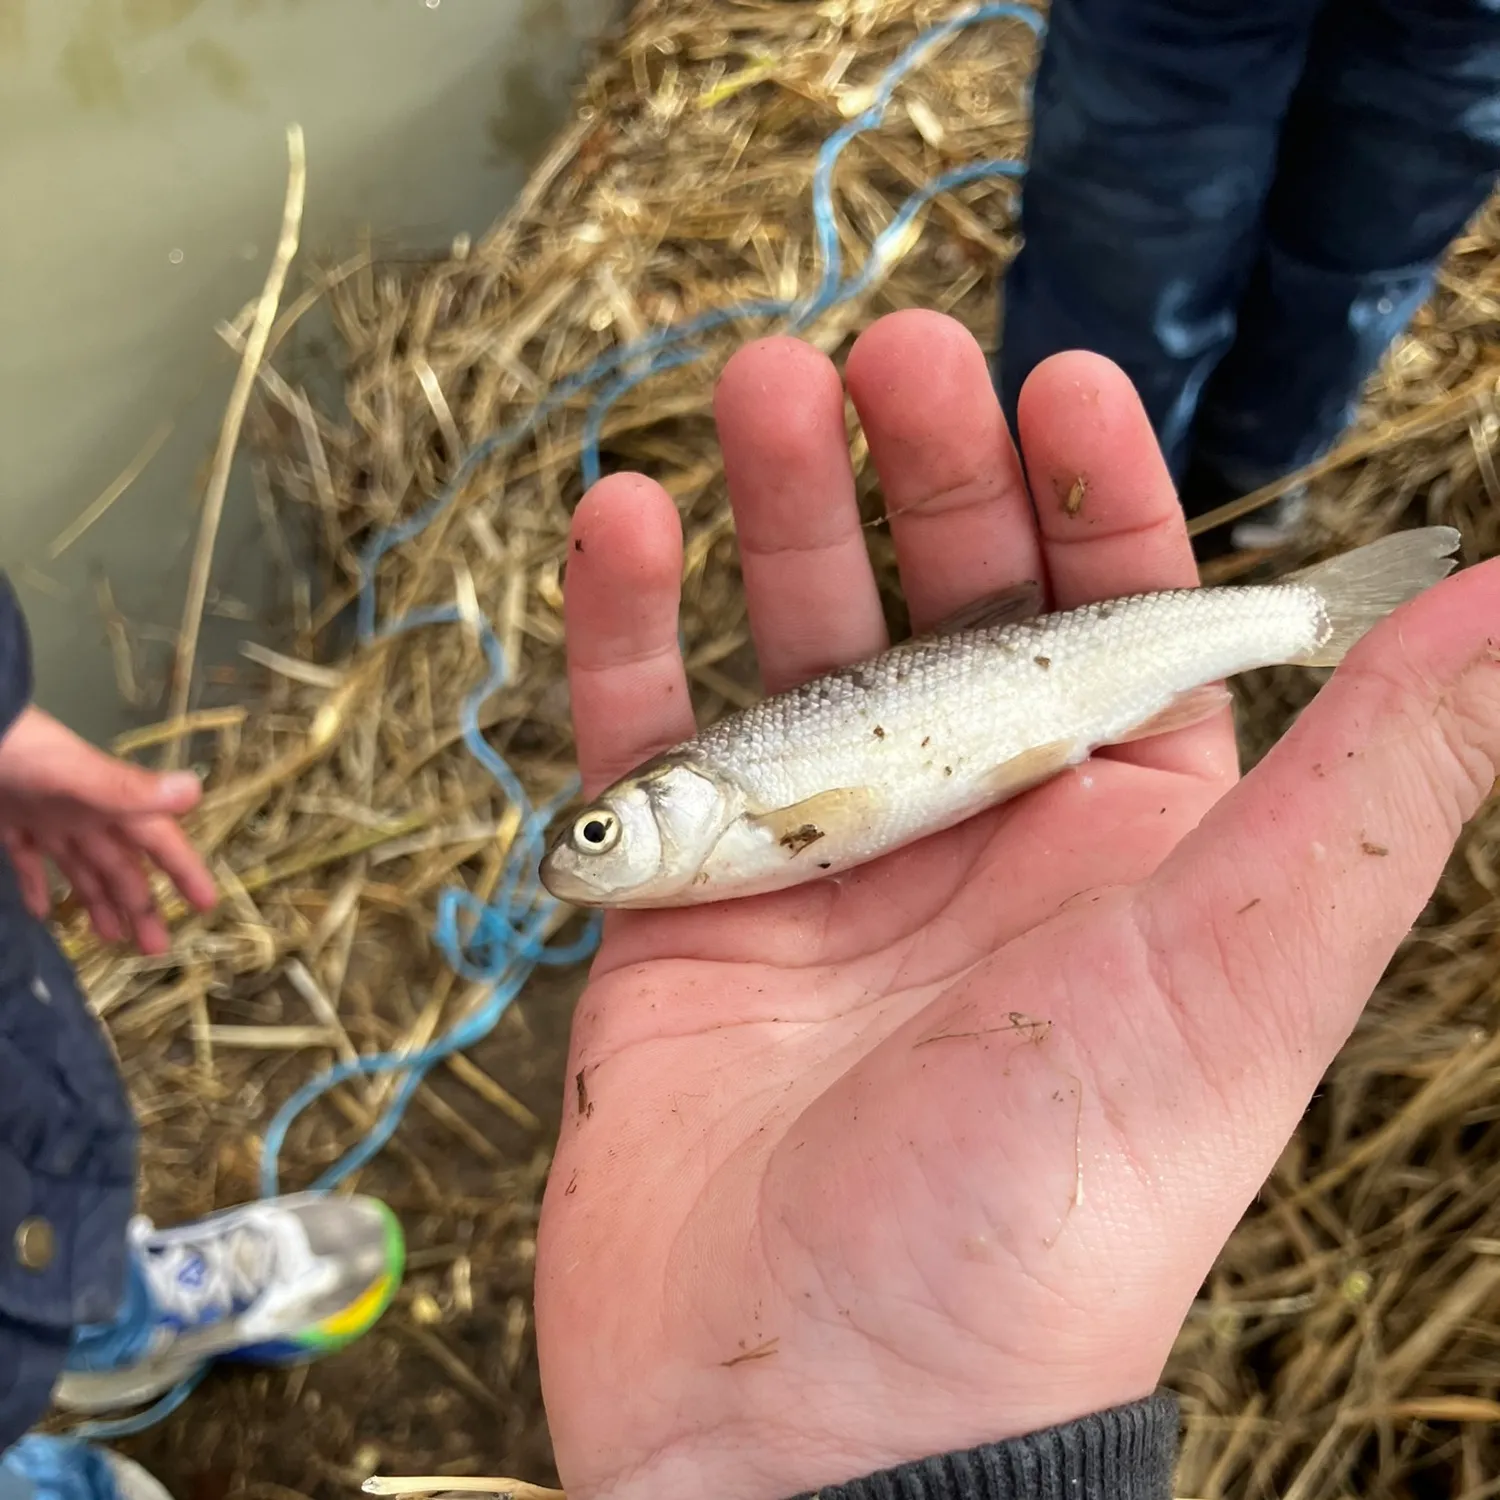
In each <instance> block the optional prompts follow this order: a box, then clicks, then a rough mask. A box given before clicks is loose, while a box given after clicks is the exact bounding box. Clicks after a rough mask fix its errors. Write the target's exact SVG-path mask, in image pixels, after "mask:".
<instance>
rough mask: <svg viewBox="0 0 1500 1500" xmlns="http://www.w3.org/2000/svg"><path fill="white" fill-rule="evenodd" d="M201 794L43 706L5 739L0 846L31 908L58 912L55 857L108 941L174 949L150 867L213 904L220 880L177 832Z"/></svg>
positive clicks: (199, 902)
mask: <svg viewBox="0 0 1500 1500" xmlns="http://www.w3.org/2000/svg"><path fill="white" fill-rule="evenodd" d="M201 796H202V788H201V787H200V785H199V782H198V778H197V777H196V776H194V775H192V774H191V773H178V774H176V775H167V776H158V775H153V774H152V773H151V772H150V771H146V770H143V769H141V767H139V766H134V765H131V764H130V762H129V761H125V760H120V759H118V758H117V757H115V756H113V755H106V754H105V753H104V752H103V751H101V750H96V749H95V748H94V747H93V746H92V745H90V744H89V743H88V742H87V741H86V740H82V739H80V738H79V737H78V736H77V735H76V734H74V733H73V732H72V730H70V729H66V728H64V726H63V725H61V724H59V723H58V722H57V720H56V719H54V718H52V716H51V715H50V714H46V713H43V712H42V710H41V709H39V708H35V707H32V708H28V709H26V710H25V711H24V712H23V713H22V714H21V717H20V718H19V719H17V720H16V722H15V724H14V725H12V726H11V729H10V732H9V733H8V734H6V736H5V737H4V739H0V841H3V842H4V844H5V846H6V849H7V850H8V852H9V854H10V858H11V862H12V863H13V864H14V866H15V869H16V876H17V879H18V880H19V882H20V886H21V894H22V896H23V898H24V899H25V902H26V905H27V908H28V909H29V910H30V911H31V913H32V915H34V916H35V917H37V918H38V919H39V920H45V919H46V918H47V917H48V916H49V915H50V913H51V911H52V893H51V890H50V888H49V885H48V880H47V869H46V861H47V860H51V861H52V863H53V864H55V865H56V866H57V868H58V870H59V871H60V872H61V874H62V876H63V877H64V879H66V880H67V882H68V883H69V885H70V886H71V887H72V889H73V893H74V895H75V896H76V897H77V898H78V900H79V902H80V903H81V904H82V905H83V906H84V907H85V908H86V909H87V911H88V914H89V919H90V920H91V921H92V922H93V925H94V930H95V931H96V932H97V933H98V934H99V936H100V937H101V938H102V939H103V940H104V941H105V942H107V943H115V942H119V941H121V940H122V939H123V938H125V937H130V938H132V939H133V940H134V941H135V943H136V945H137V946H138V947H139V948H140V950H141V951H142V952H143V953H165V952H166V951H167V948H168V946H169V943H168V937H167V930H166V926H165V924H164V923H163V922H162V919H161V914H160V912H159V911H158V909H157V905H156V901H155V899H154V897H153V896H152V893H151V888H150V885H149V884H148V882H147V878H146V869H145V863H144V862H146V861H149V862H151V863H152V864H155V865H158V866H159V867H160V868H161V869H162V870H163V871H164V872H165V873H166V874H167V875H168V876H169V877H170V878H171V880H172V881H173V883H174V884H175V885H176V886H177V888H178V890H179V891H181V892H182V894H183V896H184V897H185V898H186V899H187V900H188V901H189V902H191V903H192V904H193V905H194V906H196V907H198V908H199V909H200V910H202V911H207V910H210V909H211V908H212V907H213V905H214V902H215V900H216V899H217V895H216V891H215V888H214V881H213V876H212V875H210V874H209V872H208V869H207V867H206V866H205V865H204V863H203V861H202V860H201V859H200V858H199V857H198V855H197V853H196V852H195V851H194V849H193V847H192V845H191V844H190V843H189V842H188V841H187V839H186V837H185V836H184V835H183V832H182V830H181V828H179V827H178V825H177V817H178V816H179V815H181V814H182V813H185V812H188V811H190V810H191V809H192V808H193V807H195V806H196V805H197V803H198V801H199V799H200V798H201Z"/></svg>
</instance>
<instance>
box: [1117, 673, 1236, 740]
mask: <svg viewBox="0 0 1500 1500" xmlns="http://www.w3.org/2000/svg"><path fill="white" fill-rule="evenodd" d="M1233 702H1234V694H1233V693H1231V692H1230V691H1229V689H1228V688H1227V687H1225V686H1224V684H1223V683H1222V682H1210V683H1206V684H1204V686H1202V687H1195V688H1189V689H1188V690H1187V692H1185V693H1179V694H1178V695H1177V696H1176V697H1175V698H1174V699H1173V700H1172V701H1171V702H1170V703H1169V704H1167V706H1166V707H1165V708H1164V709H1162V710H1161V711H1160V712H1159V713H1155V714H1152V716H1151V717H1150V718H1149V719H1147V720H1146V721H1145V722H1144V723H1142V724H1137V725H1136V727H1135V728H1134V729H1132V730H1131V731H1130V732H1129V733H1128V734H1122V735H1121V736H1120V737H1119V738H1118V739H1116V740H1114V741H1113V743H1114V744H1116V745H1130V744H1133V743H1134V742H1135V741H1136V740H1146V739H1150V738H1151V737H1152V736H1153V735H1157V734H1170V733H1171V731H1172V730H1174V729H1187V728H1188V727H1189V726H1191V725H1193V724H1201V723H1202V722H1203V721H1204V720H1205V719H1211V718H1212V717H1213V716H1214V715H1215V714H1216V713H1219V712H1220V711H1221V710H1222V709H1224V708H1227V707H1228V706H1229V704H1231V703H1233Z"/></svg>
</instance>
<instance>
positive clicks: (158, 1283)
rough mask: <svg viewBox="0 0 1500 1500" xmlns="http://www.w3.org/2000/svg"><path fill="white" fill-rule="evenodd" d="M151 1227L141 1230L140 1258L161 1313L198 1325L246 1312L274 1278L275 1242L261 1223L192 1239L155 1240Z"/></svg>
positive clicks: (177, 1322) (180, 1323)
mask: <svg viewBox="0 0 1500 1500" xmlns="http://www.w3.org/2000/svg"><path fill="white" fill-rule="evenodd" d="M151 1234H152V1231H151V1229H150V1227H149V1226H146V1227H145V1228H143V1229H142V1230H140V1231H138V1232H137V1247H138V1251H139V1253H140V1263H141V1267H142V1269H143V1271H144V1272H145V1276H146V1282H147V1285H148V1286H149V1287H150V1290H151V1300H152V1302H153V1303H154V1304H155V1308H156V1313H157V1315H158V1317H159V1318H160V1319H161V1320H162V1321H163V1322H165V1323H167V1324H168V1325H170V1326H175V1327H177V1328H183V1329H185V1328H195V1327H198V1326H199V1325H201V1324H203V1323H207V1322H210V1321H213V1320H216V1319H218V1318H226V1317H232V1316H234V1315H235V1314H237V1313H241V1312H243V1311H244V1310H245V1309H246V1308H247V1307H249V1306H250V1305H251V1304H252V1303H254V1301H255V1300H256V1298H257V1297H259V1296H260V1295H261V1293H262V1292H263V1291H264V1290H265V1288H266V1286H267V1285H268V1284H269V1283H270V1281H271V1278H272V1276H273V1274H274V1273H275V1269H276V1243H275V1241H274V1240H273V1239H272V1237H271V1236H270V1235H269V1234H268V1233H267V1232H266V1231H265V1230H264V1229H262V1228H261V1227H259V1226H258V1225H255V1224H239V1225H236V1226H234V1227H231V1228H226V1229H223V1230H220V1231H218V1232H217V1233H213V1232H210V1233H208V1234H205V1235H203V1236H202V1237H201V1238H195V1239H192V1240H177V1239H167V1240H163V1241H160V1242H156V1243H153V1241H152V1238H151Z"/></svg>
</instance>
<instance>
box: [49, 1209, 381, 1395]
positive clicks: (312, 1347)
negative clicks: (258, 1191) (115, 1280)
mask: <svg viewBox="0 0 1500 1500" xmlns="http://www.w3.org/2000/svg"><path fill="white" fill-rule="evenodd" d="M129 1249H130V1253H129V1255H128V1257H127V1261H128V1271H127V1286H126V1291H125V1303H124V1306H123V1307H122V1309H121V1312H120V1315H119V1317H118V1318H117V1319H116V1320H115V1321H114V1322H113V1323H109V1324H103V1325H100V1326H97V1327H92V1328H85V1329H81V1330H80V1331H79V1333H78V1336H77V1338H76V1339H75V1340H74V1344H73V1348H72V1350H71V1352H70V1353H69V1356H68V1362H67V1366H66V1368H65V1370H64V1372H63V1375H62V1377H61V1379H60V1380H59V1382H58V1384H57V1387H56V1389H55V1390H54V1392H53V1400H54V1401H55V1403H56V1404H57V1405H58V1406H60V1407H62V1408H64V1409H66V1410H69V1411H80V1412H105V1411H117V1410H120V1409H121V1408H124V1407H131V1406H136V1405H139V1404H140V1403H142V1402H145V1401H150V1400H152V1399H153V1398H154V1397H156V1396H159V1395H161V1394H162V1393H163V1392H166V1391H169V1390H171V1389H172V1388H173V1387H174V1386H175V1385H177V1384H178V1383H179V1382H180V1381H182V1380H183V1379H185V1378H186V1377H187V1376H189V1375H191V1374H193V1373H194V1372H195V1371H196V1370H198V1369H199V1368H200V1367H201V1366H203V1365H205V1364H208V1363H209V1362H211V1361H215V1360H222V1361H232V1362H238V1363H254V1364H270V1365H290V1364H301V1363H304V1362H306V1361H309V1360H312V1359H317V1358H319V1357H320V1356H322V1355H325V1354H330V1353H332V1352H334V1351H335V1350H337V1349H342V1348H344V1347H345V1346H346V1345H348V1344H351V1343H353V1342H354V1340H356V1339H358V1338H360V1337H361V1336H362V1335H363V1334H364V1333H366V1332H367V1331H368V1330H369V1329H370V1327H371V1326H372V1325H373V1324H374V1323H375V1321H376V1320H377V1319H378V1318H379V1317H380V1316H381V1314H382V1313H384V1312H385V1310H386V1308H387V1307H389V1306H390V1304H391V1300H392V1298H393V1297H394V1296H395V1294H396V1289H397V1287H398V1286H399V1285H400V1283H401V1274H402V1270H403V1269H404V1266H405V1259H406V1249H405V1241H404V1239H403V1237H402V1234H401V1226H400V1224H399V1223H398V1222H397V1220H396V1216H395V1215H394V1214H393V1213H392V1212H391V1211H390V1209H388V1208H387V1207H386V1206H385V1204H383V1203H381V1202H379V1201H378V1200H376V1199H373V1198H333V1197H324V1196H322V1195H319V1194H303V1195H299V1196H296V1197H288V1198H271V1199H267V1200H266V1201H264V1202H261V1203H251V1204H246V1205H245V1206H244V1207H242V1208H234V1209H230V1210H228V1211H227V1212H224V1213H219V1214H214V1215H211V1216H210V1217H209V1218H206V1219H198V1220H195V1221H194V1222H193V1223H190V1224H184V1225H182V1226H181V1227H180V1228H177V1229H168V1230H160V1229H157V1228H155V1227H154V1226H153V1225H152V1223H151V1221H150V1220H149V1219H137V1220H135V1222H134V1223H133V1224H132V1225H131V1227H130V1247H129Z"/></svg>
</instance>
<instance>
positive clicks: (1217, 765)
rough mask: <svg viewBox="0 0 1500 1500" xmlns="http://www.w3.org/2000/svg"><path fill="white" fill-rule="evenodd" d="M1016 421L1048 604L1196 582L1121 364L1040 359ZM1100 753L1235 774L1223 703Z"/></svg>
mask: <svg viewBox="0 0 1500 1500" xmlns="http://www.w3.org/2000/svg"><path fill="white" fill-rule="evenodd" d="M1017 424H1018V426H1019V427H1020V429H1021V450H1022V452H1023V454H1024V455H1025V459H1026V470H1027V475H1028V478H1029V479H1030V483H1031V493H1032V499H1033V501H1034V503H1035V507H1036V517H1037V526H1038V529H1039V530H1040V531H1041V535H1042V552H1043V555H1044V556H1045V558H1046V568H1047V577H1048V579H1049V580H1050V582H1051V586H1052V608H1054V609H1060V610H1066V609H1077V608H1078V607H1079V606H1081V605H1084V604H1092V603H1094V602H1096V601H1097V600H1101V599H1118V598H1120V597H1122V596H1124V595H1126V594H1143V593H1154V592H1155V591H1157V590H1159V589H1186V588H1196V587H1197V586H1198V565H1197V563H1196V562H1195V561H1194V559H1193V545H1192V543H1191V541H1189V539H1188V532H1187V520H1186V517H1185V516H1184V515H1183V513H1182V507H1181V506H1180V505H1179V504H1178V503H1177V493H1176V490H1175V489H1174V487H1173V484H1172V478H1171V475H1170V474H1169V473H1168V472H1167V466H1166V462H1165V461H1164V460H1163V458H1162V456H1161V449H1160V447H1159V446H1158V444H1157V441H1156V435H1155V433H1154V432H1153V431H1152V428H1151V423H1150V420H1149V419H1148V418H1147V416H1146V411H1145V408H1144V407H1143V406H1142V405H1141V400H1140V397H1139V396H1138V395H1137V394H1136V392H1135V388H1134V387H1133V386H1132V385H1131V383H1130V381H1129V379H1128V378H1127V377H1126V375H1125V373H1124V371H1122V370H1121V369H1120V368H1119V366H1118V365H1115V364H1114V363H1112V362H1111V361H1110V360H1107V359H1104V358H1102V357H1101V356H1100V355H1097V354H1086V353H1083V352H1070V353H1067V354H1056V355H1053V356H1052V358H1050V359H1048V360H1044V361H1043V362H1042V363H1041V364H1040V365H1038V366H1037V367H1036V369H1035V370H1034V371H1033V372H1032V374H1031V377H1030V379H1028V380H1027V382H1026V384H1025V385H1024V386H1023V387H1022V389H1021V396H1020V400H1019V402H1018V405H1017ZM1100 754H1101V755H1107V756H1110V757H1112V758H1114V759H1118V760H1128V761H1131V762H1132V763H1134V764H1136V765H1144V766H1153V767H1156V768H1158V769H1161V770H1165V771H1178V772H1184V773H1189V774H1193V775H1199V776H1205V777H1208V778H1211V779H1216V780H1223V781H1226V782H1230V781H1233V780H1234V778H1235V776H1236V774H1237V772H1238V756H1237V753H1236V748H1235V740H1234V718H1233V715H1232V714H1231V712H1230V710H1229V709H1227V708H1226V709H1224V710H1223V711H1221V712H1220V713H1217V714H1215V715H1214V716H1213V718H1211V719H1207V720H1205V721H1204V722H1203V723H1201V724H1195V725H1192V726H1191V727H1189V728H1187V729H1179V730H1177V731H1175V732H1174V733H1171V734H1163V735H1157V736H1154V737H1153V738H1151V739H1148V740H1141V741H1138V742H1137V743H1135V744H1132V745H1122V746H1117V747H1114V748H1112V749H1109V750H1106V751H1101V752H1100Z"/></svg>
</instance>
